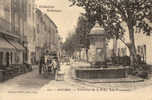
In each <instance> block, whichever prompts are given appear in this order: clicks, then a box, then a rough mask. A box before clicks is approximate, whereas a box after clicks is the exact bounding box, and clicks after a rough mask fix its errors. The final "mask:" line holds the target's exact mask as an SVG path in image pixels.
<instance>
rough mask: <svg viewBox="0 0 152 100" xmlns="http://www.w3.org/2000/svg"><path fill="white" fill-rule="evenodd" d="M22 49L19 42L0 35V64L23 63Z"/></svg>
mask: <svg viewBox="0 0 152 100" xmlns="http://www.w3.org/2000/svg"><path fill="white" fill-rule="evenodd" d="M23 51H24V48H23V46H22V45H20V44H19V43H17V42H15V41H12V40H9V39H7V40H6V39H5V38H3V37H0V66H1V67H3V66H9V65H12V64H23Z"/></svg>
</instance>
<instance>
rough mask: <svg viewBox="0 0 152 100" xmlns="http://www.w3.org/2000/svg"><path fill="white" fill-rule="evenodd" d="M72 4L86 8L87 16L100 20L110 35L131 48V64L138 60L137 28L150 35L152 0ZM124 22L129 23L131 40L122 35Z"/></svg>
mask: <svg viewBox="0 0 152 100" xmlns="http://www.w3.org/2000/svg"><path fill="white" fill-rule="evenodd" d="M70 1H71V2H72V5H77V6H79V7H82V8H84V9H85V11H86V13H85V16H87V17H89V18H93V19H95V20H98V21H99V23H100V25H101V26H103V28H104V29H105V31H106V33H107V36H108V37H110V38H111V37H115V38H117V39H120V40H121V41H122V42H123V43H124V44H125V45H126V46H127V47H128V49H129V51H130V58H131V65H133V64H135V63H136V61H137V54H136V47H135V40H134V37H135V36H134V34H135V30H137V29H138V30H139V31H143V32H144V33H145V34H146V35H150V32H151V30H152V28H151V27H150V25H149V23H152V0H70ZM122 23H125V24H126V25H127V29H128V31H129V32H128V33H127V34H128V35H129V39H130V42H129V43H128V42H125V41H124V40H123V39H122V37H123V36H124V34H126V32H125V29H124V27H123V26H122Z"/></svg>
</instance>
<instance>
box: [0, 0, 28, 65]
mask: <svg viewBox="0 0 152 100" xmlns="http://www.w3.org/2000/svg"><path fill="white" fill-rule="evenodd" d="M13 3H14V1H13V0H7V1H5V0H1V1H0V5H1V7H0V11H1V14H0V40H1V41H0V45H1V46H0V58H1V59H0V65H2V66H9V65H12V64H23V52H24V50H25V49H24V47H23V46H22V44H21V40H20V34H19V32H18V30H19V28H18V26H17V25H16V24H15V23H17V22H13V21H15V18H14V17H12V15H15V13H14V12H16V6H15V5H14V6H13ZM2 66H1V67H2Z"/></svg>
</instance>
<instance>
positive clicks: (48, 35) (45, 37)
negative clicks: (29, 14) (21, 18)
mask: <svg viewBox="0 0 152 100" xmlns="http://www.w3.org/2000/svg"><path fill="white" fill-rule="evenodd" d="M35 16H36V17H35V18H36V60H37V61H39V60H40V56H41V55H42V54H43V53H45V52H46V51H50V52H51V51H57V52H60V37H59V34H58V29H57V26H56V24H55V23H54V22H53V21H52V19H51V18H50V17H49V16H48V15H47V14H44V13H43V12H42V11H41V10H40V9H36V15H35Z"/></svg>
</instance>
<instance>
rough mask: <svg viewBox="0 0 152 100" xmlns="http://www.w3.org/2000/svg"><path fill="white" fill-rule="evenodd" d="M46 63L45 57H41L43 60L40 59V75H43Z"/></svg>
mask: <svg viewBox="0 0 152 100" xmlns="http://www.w3.org/2000/svg"><path fill="white" fill-rule="evenodd" d="M44 62H45V59H44V56H41V58H40V65H39V74H41V73H42V67H43V65H44Z"/></svg>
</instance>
